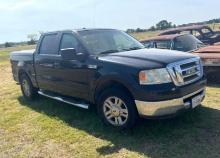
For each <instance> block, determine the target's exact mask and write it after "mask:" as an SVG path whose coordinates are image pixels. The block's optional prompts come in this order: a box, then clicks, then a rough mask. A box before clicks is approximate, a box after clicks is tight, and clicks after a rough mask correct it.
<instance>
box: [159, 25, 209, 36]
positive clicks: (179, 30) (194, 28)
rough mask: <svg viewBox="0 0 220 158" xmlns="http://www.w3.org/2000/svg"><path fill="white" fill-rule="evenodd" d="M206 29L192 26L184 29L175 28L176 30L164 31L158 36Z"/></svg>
mask: <svg viewBox="0 0 220 158" xmlns="http://www.w3.org/2000/svg"><path fill="white" fill-rule="evenodd" d="M207 27H208V26H207V25H192V26H186V27H177V28H172V29H168V30H165V31H163V32H161V33H160V34H159V36H160V35H167V34H175V33H179V32H182V31H189V30H200V29H203V28H207Z"/></svg>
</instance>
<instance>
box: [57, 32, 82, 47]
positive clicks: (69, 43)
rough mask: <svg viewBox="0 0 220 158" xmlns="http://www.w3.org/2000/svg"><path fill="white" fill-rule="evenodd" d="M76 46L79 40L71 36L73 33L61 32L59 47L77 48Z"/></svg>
mask: <svg viewBox="0 0 220 158" xmlns="http://www.w3.org/2000/svg"><path fill="white" fill-rule="evenodd" d="M78 46H79V42H78V41H77V39H76V38H75V37H74V36H73V34H70V33H69V34H63V37H62V40H61V45H60V49H65V48H75V49H76V50H77V49H78Z"/></svg>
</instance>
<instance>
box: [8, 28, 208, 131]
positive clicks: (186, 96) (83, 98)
mask: <svg viewBox="0 0 220 158" xmlns="http://www.w3.org/2000/svg"><path fill="white" fill-rule="evenodd" d="M10 60H11V64H12V72H13V77H14V79H15V81H17V82H18V83H19V84H20V85H21V90H22V93H23V95H24V97H25V98H27V99H33V98H34V97H35V96H36V95H37V93H38V94H40V95H43V96H46V97H50V98H52V99H55V100H58V101H62V102H65V103H68V104H71V105H74V106H78V107H81V108H84V109H88V108H89V107H91V106H95V107H96V108H97V110H98V113H99V115H100V116H101V118H102V120H103V121H104V122H105V123H107V124H109V125H112V126H115V127H118V128H129V127H132V126H133V125H134V124H135V121H136V119H137V118H138V117H139V116H140V117H164V116H167V115H173V114H176V113H178V112H179V111H182V110H185V109H193V108H195V107H197V106H198V105H200V103H201V101H202V100H203V99H204V96H205V85H206V79H205V77H204V75H203V67H202V64H201V60H200V58H199V57H198V56H197V55H193V54H189V53H184V52H176V51H171V50H156V49H154V50H150V49H145V48H144V46H143V45H142V44H141V43H140V42H138V41H137V40H135V39H134V38H132V37H131V36H129V35H128V34H126V33H124V32H122V31H118V30H114V29H80V30H67V31H57V32H50V33H45V34H43V35H42V36H41V38H40V40H39V43H38V45H37V48H36V50H26V51H18V52H12V53H11V56H10ZM82 117H86V116H82Z"/></svg>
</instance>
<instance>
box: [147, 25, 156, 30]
mask: <svg viewBox="0 0 220 158" xmlns="http://www.w3.org/2000/svg"><path fill="white" fill-rule="evenodd" d="M148 30H149V31H155V30H156V28H155V26H151V27H150V28H149V29H148Z"/></svg>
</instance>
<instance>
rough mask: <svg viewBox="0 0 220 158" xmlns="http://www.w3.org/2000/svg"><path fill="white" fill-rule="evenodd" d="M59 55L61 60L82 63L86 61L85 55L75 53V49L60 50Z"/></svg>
mask: <svg viewBox="0 0 220 158" xmlns="http://www.w3.org/2000/svg"><path fill="white" fill-rule="evenodd" d="M60 54H61V57H62V59H63V60H78V61H81V62H83V61H84V60H85V59H86V54H84V53H77V52H76V50H75V48H65V49H61V52H60Z"/></svg>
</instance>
